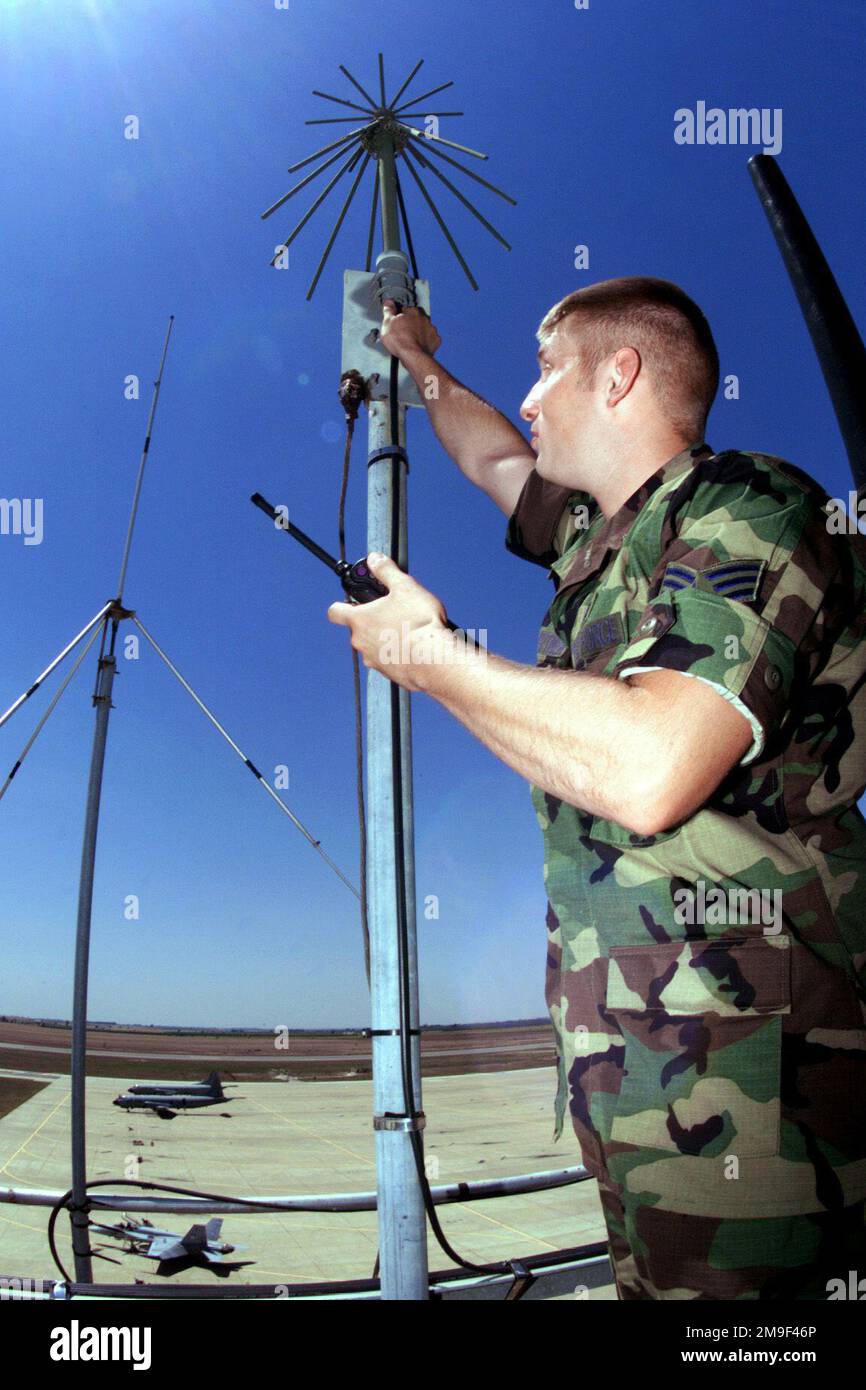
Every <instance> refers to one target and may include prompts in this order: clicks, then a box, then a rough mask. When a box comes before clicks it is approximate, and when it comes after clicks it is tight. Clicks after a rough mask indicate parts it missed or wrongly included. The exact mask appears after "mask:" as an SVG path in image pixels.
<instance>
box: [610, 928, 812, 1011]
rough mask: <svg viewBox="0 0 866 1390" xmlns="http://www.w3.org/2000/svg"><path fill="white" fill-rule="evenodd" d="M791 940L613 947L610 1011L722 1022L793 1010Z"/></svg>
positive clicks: (730, 939) (739, 940)
mask: <svg viewBox="0 0 866 1390" xmlns="http://www.w3.org/2000/svg"><path fill="white" fill-rule="evenodd" d="M789 947H790V938H789V937H788V936H782V935H779V936H776V937H754V938H751V939H750V938H743V937H736V938H734V937H729V938H724V937H722V938H716V939H715V940H712V941H672V942H670V943H668V944H666V945H655V944H652V945H648V946H613V947H611V950H610V960H609V967H608V977H607V996H606V1002H607V1006H608V1008H610V1009H626V1010H631V1011H633V1012H636V1013H648V1012H650V1011H652V1010H657V1011H658V1012H659V1013H660V1014H706V1013H714V1014H717V1015H718V1016H719V1017H720V1018H743V1017H748V1016H754V1015H759V1014H769V1013H782V1014H787V1013H790V1012H791V952H790V949H789Z"/></svg>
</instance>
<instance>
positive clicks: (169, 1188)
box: [48, 1178, 280, 1284]
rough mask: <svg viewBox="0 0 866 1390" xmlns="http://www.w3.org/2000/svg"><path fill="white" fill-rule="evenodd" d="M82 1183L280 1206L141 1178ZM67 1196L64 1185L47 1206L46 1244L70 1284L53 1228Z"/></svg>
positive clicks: (264, 1208) (270, 1207)
mask: <svg viewBox="0 0 866 1390" xmlns="http://www.w3.org/2000/svg"><path fill="white" fill-rule="evenodd" d="M84 1186H85V1190H87V1191H89V1190H90V1188H91V1187H139V1188H143V1189H144V1190H145V1191H146V1192H173V1193H174V1195H175V1196H176V1197H200V1198H201V1199H202V1201H205V1202H219V1203H223V1202H231V1203H233V1204H234V1205H236V1206H243V1207H251V1208H252V1209H253V1210H255V1211H271V1212H272V1211H279V1210H280V1208H279V1207H275V1206H274V1204H273V1202H264V1201H262V1200H261V1199H259V1200H256V1198H255V1197H227V1196H226V1195H225V1194H224V1193H222V1192H199V1191H198V1190H197V1189H196V1188H192V1187H174V1186H173V1185H172V1184H170V1183H165V1182H145V1181H144V1180H143V1179H138V1178H93V1179H91V1181H90V1182H86V1183H85V1184H84ZM71 1196H72V1188H71V1187H70V1188H67V1190H66V1191H65V1192H64V1193H63V1196H62V1197H59V1198H58V1199H57V1201H56V1202H55V1203H54V1206H53V1207H52V1208H51V1215H50V1216H49V1218H48V1248H49V1250H50V1251H51V1258H52V1259H53V1261H54V1263H55V1264H56V1266H57V1268H58V1269H59V1270H60V1273H61V1274H62V1276H63V1280H64V1283H67V1284H71V1283H73V1282H74V1281H73V1279H72V1277H71V1275H70V1274H69V1272H68V1270H66V1269H65V1268H64V1265H63V1261H62V1260H61V1258H60V1256H59V1255H58V1253H57V1243H56V1241H55V1239H54V1228H55V1226H56V1225H57V1218H58V1216H59V1215H60V1213H61V1212H62V1211H63V1209H64V1207H67V1206H68V1207H69V1209H70V1210H71V1209H72V1208H71V1206H70V1203H69V1199H70V1197H71ZM86 1210H87V1211H90V1210H91V1208H90V1204H89V1203H88V1204H87V1207H86ZM89 1224H90V1225H92V1224H93V1223H92V1222H89Z"/></svg>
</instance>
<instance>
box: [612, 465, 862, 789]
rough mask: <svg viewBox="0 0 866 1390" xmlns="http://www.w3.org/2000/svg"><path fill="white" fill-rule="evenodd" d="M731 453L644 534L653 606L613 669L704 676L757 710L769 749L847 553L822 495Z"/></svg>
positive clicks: (755, 723) (756, 722) (758, 743)
mask: <svg viewBox="0 0 866 1390" xmlns="http://www.w3.org/2000/svg"><path fill="white" fill-rule="evenodd" d="M721 457H722V456H717V457H716V458H715V459H712V460H709V462H708V463H707V464H706V465H701V466H699V467H696V468H695V469H694V471H693V476H691V477H689V478H687V479H686V480H685V481H684V483H683V484H681V485H680V487H679V488H678V489H677V491H676V492H675V493H673V494H672V496H671V498H670V499H669V502H668V505H667V508H666V509H665V512H664V514H663V520H662V525H661V532H660V534H659V532H658V527H656V530H655V533H654V534H646V535H643V536H641V535H640V528H637V533H636V534H635V536H634V537H633V544H634V555H633V560H634V562H635V563H636V564H637V565H638V566H639V567H645V568H644V573H645V574H648V575H649V576H650V580H649V584H648V588H647V604H646V607H645V608H644V609H643V611H642V612H641V613H640V614H639V615H636V617H635V622H634V625H633V626H632V625H631V623H630V626H629V641H628V644H627V645H626V647H625V649H624V650H623V652H622V654H621V656H620V657H619V659H618V660H617V662H616V664H615V665H614V666H613V668H612V669H611V670H610V671H609V674H610V675H613V676H615V677H617V678H619V679H623V678H624V677H626V676H630V675H635V674H636V673H637V672H639V671H655V670H672V671H680V672H682V673H683V674H684V675H687V676H691V677H695V678H697V679H699V680H703V681H705V682H706V683H707V684H708V685H710V686H712V688H713V689H714V690H716V691H718V693H719V694H720V695H723V696H724V697H725V699H727V700H728V701H730V702H731V703H732V704H734V705H735V707H736V708H738V709H739V710H740V712H741V713H742V714H743V715H744V716H745V717H746V719H748V721H749V723H750V725H751V727H752V732H753V735H754V737H753V740H752V744H751V746H750V748H749V749H748V750H747V752H746V753H745V755H744V756H743V758H741V760H740V762H741V764H745V763H749V762H752V761H753V760H754V759H755V758H756V757H758V756H759V754H761V753H762V752H763V751H764V750H765V748H766V745H767V741H768V740H769V739H770V737H771V735H772V734H773V733H774V732H775V731H776V730H778V729H780V728H781V726H782V725H783V724H784V722H785V719H786V716H787V713H788V711H789V709H790V704H791V697H792V691H793V690H794V688H795V685H796V684H797V683H798V682H800V681H802V680H804V679H808V677H809V674H810V667H811V669H814V667H813V666H811V663H812V661H813V659H817V658H816V657H815V653H816V652H817V651H818V648H819V647H820V646H821V644H822V643H823V642H824V640H825V638H826V631H825V629H826V627H827V613H826V612H825V611H824V599H825V595H826V593H827V590H828V588H829V587H830V586H831V584H832V583H833V580H834V576H835V575H836V573H837V571H838V569H839V566H840V563H841V557H840V554H839V552H838V550H837V549H836V547H835V546H834V544H833V539H832V538H831V537H830V536H829V534H828V530H827V525H826V520H827V518H826V514H825V512H824V511H823V509H822V507H821V505H820V500H819V499H817V498H816V495H815V494H814V493H811V492H808V491H805V490H803V489H802V488H801V487H799V486H798V484H797V483H796V482H792V480H791V479H789V478H785V477H783V476H782V475H781V474H779V473H776V472H774V473H771V474H768V473H767V472H766V471H761V472H759V471H758V470H756V469H754V468H752V469H751V470H750V469H749V468H748V463H749V461H750V460H749V458H748V456H744V455H741V454H738V455H732V456H730V457H729V462H730V460H733V461H732V462H730V466H729V467H726V464H725V461H724V459H722V462H721V466H720V459H721Z"/></svg>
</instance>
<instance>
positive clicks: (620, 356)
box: [607, 347, 642, 405]
mask: <svg viewBox="0 0 866 1390" xmlns="http://www.w3.org/2000/svg"><path fill="white" fill-rule="evenodd" d="M641 365H642V364H641V355H640V353H639V352H638V350H637V348H633V347H624V348H619V349H618V350H617V352H616V353H615V354H614V358H613V362H612V364H611V368H612V370H611V373H610V378H609V385H608V391H607V404H608V405H619V403H620V401H622V400H624V399H625V397H626V396H627V395H628V393H629V391H630V390H631V389H632V387H633V386H634V384H635V382H636V381H637V379H638V376H639V374H640V369H641Z"/></svg>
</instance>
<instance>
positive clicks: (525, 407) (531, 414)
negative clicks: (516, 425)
mask: <svg viewBox="0 0 866 1390" xmlns="http://www.w3.org/2000/svg"><path fill="white" fill-rule="evenodd" d="M537 414H538V402H537V401H536V399H535V387H534V386H533V388H532V390H531V391H530V393H529V395H528V396H525V397H524V400H523V404H522V406H521V407H520V418H521V419H522V420H526V421H527V422H528V423H530V424H531V423H532V421H533V420H534V419H535V417H536V415H537Z"/></svg>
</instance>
